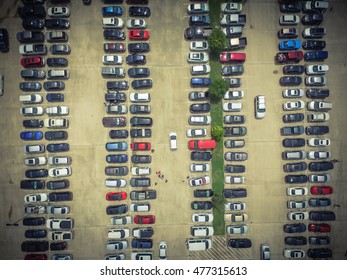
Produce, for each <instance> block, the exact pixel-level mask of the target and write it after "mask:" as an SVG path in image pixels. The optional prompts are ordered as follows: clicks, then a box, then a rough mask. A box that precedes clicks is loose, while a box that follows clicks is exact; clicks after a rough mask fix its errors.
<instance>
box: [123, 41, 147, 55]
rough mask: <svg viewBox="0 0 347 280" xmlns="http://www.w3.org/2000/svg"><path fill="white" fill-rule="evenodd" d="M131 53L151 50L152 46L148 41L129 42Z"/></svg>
mask: <svg viewBox="0 0 347 280" xmlns="http://www.w3.org/2000/svg"><path fill="white" fill-rule="evenodd" d="M128 51H129V53H138V52H149V51H150V47H149V44H148V43H145V42H141V43H129V44H128Z"/></svg>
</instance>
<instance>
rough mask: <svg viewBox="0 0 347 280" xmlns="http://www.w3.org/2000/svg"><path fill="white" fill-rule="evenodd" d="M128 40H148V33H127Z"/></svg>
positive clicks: (139, 31) (132, 31) (134, 31)
mask: <svg viewBox="0 0 347 280" xmlns="http://www.w3.org/2000/svg"><path fill="white" fill-rule="evenodd" d="M128 36H129V39H130V40H148V39H149V32H148V31H147V30H137V29H136V30H131V31H129V32H128Z"/></svg>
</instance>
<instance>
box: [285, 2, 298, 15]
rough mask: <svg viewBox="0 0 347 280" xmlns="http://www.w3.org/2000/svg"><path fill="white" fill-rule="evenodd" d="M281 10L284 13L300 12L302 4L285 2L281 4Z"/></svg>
mask: <svg viewBox="0 0 347 280" xmlns="http://www.w3.org/2000/svg"><path fill="white" fill-rule="evenodd" d="M280 10H281V12H282V13H299V12H301V6H300V4H299V3H293V2H292V3H283V4H280Z"/></svg>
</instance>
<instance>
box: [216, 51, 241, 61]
mask: <svg viewBox="0 0 347 280" xmlns="http://www.w3.org/2000/svg"><path fill="white" fill-rule="evenodd" d="M219 61H220V62H221V63H229V62H238V63H243V62H245V61H246V54H245V53H233V52H222V53H221V54H220V56H219Z"/></svg>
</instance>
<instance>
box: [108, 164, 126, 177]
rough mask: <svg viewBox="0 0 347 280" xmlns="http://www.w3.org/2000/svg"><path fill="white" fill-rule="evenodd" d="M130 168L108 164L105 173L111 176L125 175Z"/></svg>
mask: <svg viewBox="0 0 347 280" xmlns="http://www.w3.org/2000/svg"><path fill="white" fill-rule="evenodd" d="M128 172H129V169H128V167H127V166H106V167H105V174H106V175H109V176H123V175H127V174H128Z"/></svg>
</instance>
